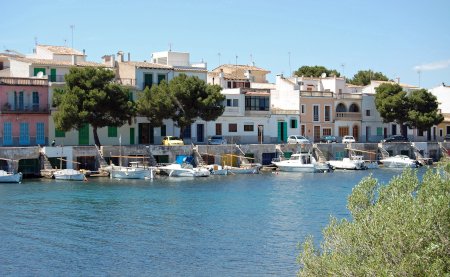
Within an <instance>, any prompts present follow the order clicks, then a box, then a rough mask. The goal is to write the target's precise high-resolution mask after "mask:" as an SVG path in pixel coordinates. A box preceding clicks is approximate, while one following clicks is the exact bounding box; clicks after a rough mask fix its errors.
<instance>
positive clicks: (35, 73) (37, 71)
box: [33, 68, 45, 76]
mask: <svg viewBox="0 0 450 277" xmlns="http://www.w3.org/2000/svg"><path fill="white" fill-rule="evenodd" d="M39 72H42V74H43V75H45V68H35V69H34V75H33V76H37V75H38V73H39Z"/></svg>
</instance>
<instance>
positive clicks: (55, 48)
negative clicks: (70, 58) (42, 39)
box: [38, 45, 84, 56]
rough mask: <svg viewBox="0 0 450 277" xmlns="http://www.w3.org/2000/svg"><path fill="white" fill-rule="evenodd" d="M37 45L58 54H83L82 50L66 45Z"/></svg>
mask: <svg viewBox="0 0 450 277" xmlns="http://www.w3.org/2000/svg"><path fill="white" fill-rule="evenodd" d="M38 47H42V48H45V49H47V50H48V51H50V52H53V53H54V54H58V55H77V56H84V55H83V53H82V52H80V51H78V50H75V49H73V48H70V47H66V46H54V45H38Z"/></svg>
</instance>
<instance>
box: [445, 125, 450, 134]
mask: <svg viewBox="0 0 450 277" xmlns="http://www.w3.org/2000/svg"><path fill="white" fill-rule="evenodd" d="M445 129H446V132H445V133H446V134H447V135H448V134H450V125H447V126H445Z"/></svg>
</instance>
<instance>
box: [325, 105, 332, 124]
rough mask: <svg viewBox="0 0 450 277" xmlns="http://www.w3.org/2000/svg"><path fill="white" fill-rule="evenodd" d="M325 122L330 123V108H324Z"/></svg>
mask: <svg viewBox="0 0 450 277" xmlns="http://www.w3.org/2000/svg"><path fill="white" fill-rule="evenodd" d="M325 121H331V106H325Z"/></svg>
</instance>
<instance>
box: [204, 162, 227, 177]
mask: <svg viewBox="0 0 450 277" xmlns="http://www.w3.org/2000/svg"><path fill="white" fill-rule="evenodd" d="M203 167H204V168H206V169H208V170H209V172H210V173H211V175H228V173H229V172H228V169H225V168H224V167H223V166H221V165H218V164H209V165H205V166H203Z"/></svg>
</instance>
